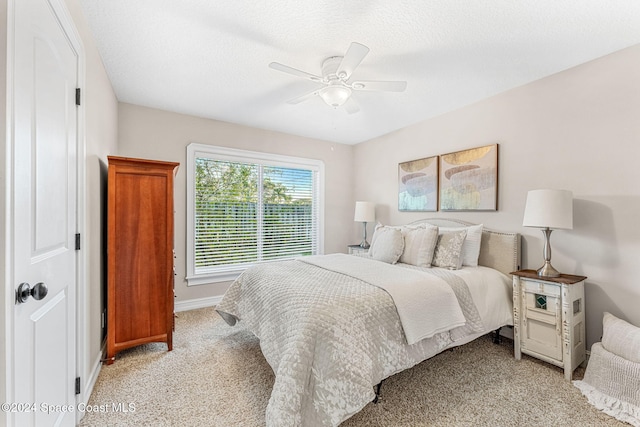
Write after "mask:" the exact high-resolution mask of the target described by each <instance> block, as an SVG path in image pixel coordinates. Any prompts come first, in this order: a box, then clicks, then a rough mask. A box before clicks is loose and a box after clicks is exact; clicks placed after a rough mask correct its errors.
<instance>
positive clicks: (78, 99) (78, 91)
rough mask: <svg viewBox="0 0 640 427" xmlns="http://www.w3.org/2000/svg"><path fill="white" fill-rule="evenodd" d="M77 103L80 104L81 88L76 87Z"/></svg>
mask: <svg viewBox="0 0 640 427" xmlns="http://www.w3.org/2000/svg"><path fill="white" fill-rule="evenodd" d="M76 105H80V88H79V87H77V88H76Z"/></svg>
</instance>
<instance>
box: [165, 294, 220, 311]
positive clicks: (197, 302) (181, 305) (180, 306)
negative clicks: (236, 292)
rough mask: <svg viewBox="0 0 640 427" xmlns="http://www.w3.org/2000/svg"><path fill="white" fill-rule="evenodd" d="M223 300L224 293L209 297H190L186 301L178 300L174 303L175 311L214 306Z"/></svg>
mask: <svg viewBox="0 0 640 427" xmlns="http://www.w3.org/2000/svg"><path fill="white" fill-rule="evenodd" d="M220 301H222V295H216V296H214V297H207V298H197V299H189V300H186V301H176V303H175V304H174V311H175V312H176V313H177V312H180V311H189V310H195V309H197V308H205V307H213V306H214V305H218V304H220Z"/></svg>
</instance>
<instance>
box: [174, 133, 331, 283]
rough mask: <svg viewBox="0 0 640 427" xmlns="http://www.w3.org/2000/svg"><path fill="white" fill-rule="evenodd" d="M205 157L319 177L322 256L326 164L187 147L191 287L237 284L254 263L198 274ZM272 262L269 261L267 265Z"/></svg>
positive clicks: (194, 145)
mask: <svg viewBox="0 0 640 427" xmlns="http://www.w3.org/2000/svg"><path fill="white" fill-rule="evenodd" d="M200 157H205V158H210V159H213V160H223V161H230V162H240V163H254V164H260V165H263V166H275V167H286V168H294V169H307V170H311V171H313V172H314V173H316V174H317V180H316V181H317V192H318V194H317V203H318V209H317V211H318V218H317V221H318V223H317V230H316V232H317V236H316V238H317V241H318V254H323V253H324V192H325V190H324V181H325V174H324V162H323V161H322V160H318V159H309V158H304V157H293V156H285V155H281V154H272V153H264V152H259V151H248V150H241V149H237V148H229V147H220V146H215V145H206V144H199V143H190V144H189V145H187V172H186V174H187V178H186V180H187V221H186V228H187V229H186V234H187V235H186V237H187V239H186V252H187V254H186V261H187V265H186V269H187V275H186V277H185V279H186V280H187V286H196V285H205V284H211V283H219V282H228V281H232V280H235V279H236V278H237V277H238V276H239V275H240V274H241V273H242V272H243V271H244V270H245V269H246V268H248V267H249V266H251V265H255V264H259V263H262V262H258V263H250V264H243V265H241V266H228V267H221V268H217V269H216V270H217V271H215V272H207V273H196V265H195V260H196V256H195V249H196V247H195V232H196V230H195V191H196V189H195V172H196V158H200ZM263 262H269V261H263Z"/></svg>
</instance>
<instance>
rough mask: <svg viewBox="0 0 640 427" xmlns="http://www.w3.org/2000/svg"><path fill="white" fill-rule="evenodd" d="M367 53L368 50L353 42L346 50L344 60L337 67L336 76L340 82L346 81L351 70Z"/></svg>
mask: <svg viewBox="0 0 640 427" xmlns="http://www.w3.org/2000/svg"><path fill="white" fill-rule="evenodd" d="M367 53H369V48H368V47H366V46H365V45H363V44H360V43H356V42H353V43H351V45H350V46H349V49H347V53H345V54H344V58H342V61H341V62H340V65H339V66H338V70H337V71H336V75H337V76H338V77H339V78H341V79H342V80H347V79H348V78H349V77H350V76H351V73H353V70H355V69H356V67H357V66H358V65H360V63H361V62H362V60H363V59H364V57H365V56H367Z"/></svg>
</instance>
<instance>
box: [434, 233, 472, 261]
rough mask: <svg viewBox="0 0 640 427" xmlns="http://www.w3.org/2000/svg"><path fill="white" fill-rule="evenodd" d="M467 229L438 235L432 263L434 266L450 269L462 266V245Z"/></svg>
mask: <svg viewBox="0 0 640 427" xmlns="http://www.w3.org/2000/svg"><path fill="white" fill-rule="evenodd" d="M466 235H467V230H460V231H449V232H446V233H442V234H440V235H439V236H438V243H437V244H436V250H435V253H434V254H433V261H432V262H431V265H433V266H434V267H445V268H448V269H450V270H457V269H459V268H460V264H461V257H460V255H461V254H462V245H463V244H464V238H465V236H466Z"/></svg>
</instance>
